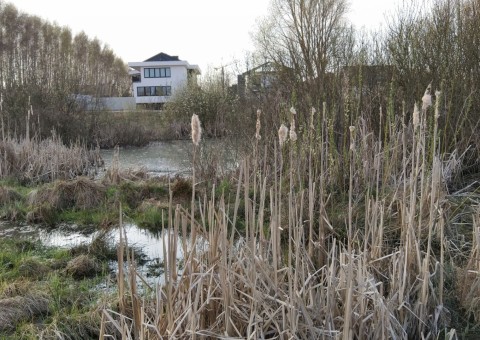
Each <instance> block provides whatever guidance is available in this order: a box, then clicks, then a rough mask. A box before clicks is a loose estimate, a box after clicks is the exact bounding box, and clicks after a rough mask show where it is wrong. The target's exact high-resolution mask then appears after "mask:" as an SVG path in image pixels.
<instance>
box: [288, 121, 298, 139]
mask: <svg viewBox="0 0 480 340" xmlns="http://www.w3.org/2000/svg"><path fill="white" fill-rule="evenodd" d="M290 140H291V141H292V142H295V141H296V140H297V133H296V132H295V118H292V124H291V125H290Z"/></svg>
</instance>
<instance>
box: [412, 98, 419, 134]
mask: <svg viewBox="0 0 480 340" xmlns="http://www.w3.org/2000/svg"><path fill="white" fill-rule="evenodd" d="M418 125H420V112H419V111H418V105H417V103H415V106H414V107H413V129H414V130H416V129H417V128H418Z"/></svg>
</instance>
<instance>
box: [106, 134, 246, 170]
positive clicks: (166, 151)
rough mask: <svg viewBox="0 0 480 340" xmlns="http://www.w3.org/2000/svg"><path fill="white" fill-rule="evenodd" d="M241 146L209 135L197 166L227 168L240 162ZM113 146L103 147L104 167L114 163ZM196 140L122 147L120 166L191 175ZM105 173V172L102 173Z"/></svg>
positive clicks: (198, 150) (201, 150)
mask: <svg viewBox="0 0 480 340" xmlns="http://www.w3.org/2000/svg"><path fill="white" fill-rule="evenodd" d="M239 150H240V146H239V145H237V144H236V143H235V142H234V141H227V140H225V139H208V140H204V141H202V142H201V143H200V147H199V148H198V149H197V157H196V164H197V168H199V167H200V168H206V167H216V168H217V171H220V172H221V171H228V170H231V169H234V168H235V167H237V166H238V159H239V158H240V151H239ZM114 153H115V150H114V149H106V150H101V151H100V155H101V157H102V158H103V160H104V161H105V169H108V167H109V166H110V165H111V164H112V160H113V157H114ZM192 155H193V144H192V141H191V140H175V141H163V142H152V143H150V144H148V145H146V146H142V147H124V148H120V149H119V157H118V158H119V167H120V168H121V169H141V168H143V169H145V170H146V171H147V173H148V174H150V175H153V176H160V175H168V176H176V175H181V176H188V175H190V174H191V165H192ZM100 176H102V173H100Z"/></svg>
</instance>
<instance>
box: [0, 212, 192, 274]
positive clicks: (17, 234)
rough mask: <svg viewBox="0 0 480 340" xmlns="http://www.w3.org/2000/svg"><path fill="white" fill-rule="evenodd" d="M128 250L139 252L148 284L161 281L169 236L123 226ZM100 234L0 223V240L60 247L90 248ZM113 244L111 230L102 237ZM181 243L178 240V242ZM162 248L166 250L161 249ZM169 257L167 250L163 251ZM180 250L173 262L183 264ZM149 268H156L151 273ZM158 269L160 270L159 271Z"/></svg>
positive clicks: (116, 237)
mask: <svg viewBox="0 0 480 340" xmlns="http://www.w3.org/2000/svg"><path fill="white" fill-rule="evenodd" d="M124 230H125V234H126V237H127V242H128V245H129V247H132V248H134V249H137V250H138V255H141V260H142V261H141V265H140V266H139V268H138V271H139V272H140V274H141V275H142V276H144V277H146V278H149V279H148V281H149V283H155V281H157V282H163V280H164V278H163V275H161V274H162V270H160V271H159V270H158V267H159V264H161V267H162V268H163V262H164V250H168V248H166V247H168V233H171V231H168V230H164V231H163V232H159V233H157V234H154V233H151V232H149V231H148V230H144V229H140V228H138V227H137V226H136V225H135V224H126V225H125V226H124ZM100 233H101V231H98V230H95V229H94V228H93V227H92V228H85V226H78V225H75V224H60V225H58V226H56V227H55V229H51V228H45V227H42V226H38V225H30V224H26V223H22V224H15V223H12V222H6V221H0V237H5V238H16V239H26V240H29V241H33V242H35V241H40V242H41V243H42V244H43V245H45V246H55V247H61V248H67V249H68V248H72V247H75V246H79V245H89V244H90V243H91V242H92V241H93V240H94V239H95V237H97V236H99V235H100ZM105 236H106V238H107V239H108V240H110V241H111V242H112V245H113V246H116V245H117V244H118V243H119V239H120V233H119V229H118V228H112V229H111V230H109V231H108V232H107V234H106V235H105ZM178 241H179V242H180V239H179V240H178ZM164 248H165V249H164ZM166 253H167V254H168V251H167V252H166ZM182 259H183V251H182V247H181V245H180V243H178V246H177V252H176V260H177V262H179V261H182ZM116 267H117V263H116V262H115V263H111V269H112V270H116V269H117V268H116ZM152 268H157V270H156V272H155V273H152V270H151V269H152ZM160 269H161V268H160Z"/></svg>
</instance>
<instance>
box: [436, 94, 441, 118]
mask: <svg viewBox="0 0 480 340" xmlns="http://www.w3.org/2000/svg"><path fill="white" fill-rule="evenodd" d="M441 95H442V92H440V91H435V119H438V118H440V96H441Z"/></svg>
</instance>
